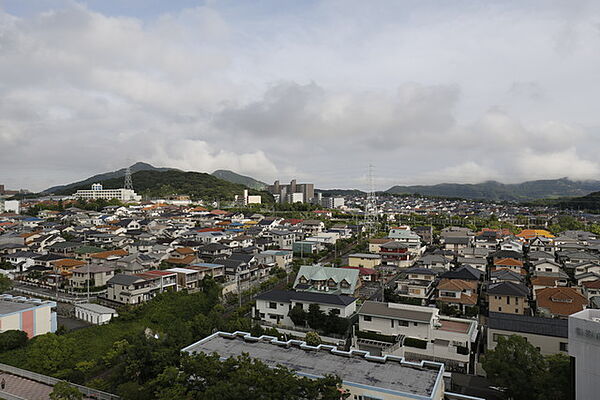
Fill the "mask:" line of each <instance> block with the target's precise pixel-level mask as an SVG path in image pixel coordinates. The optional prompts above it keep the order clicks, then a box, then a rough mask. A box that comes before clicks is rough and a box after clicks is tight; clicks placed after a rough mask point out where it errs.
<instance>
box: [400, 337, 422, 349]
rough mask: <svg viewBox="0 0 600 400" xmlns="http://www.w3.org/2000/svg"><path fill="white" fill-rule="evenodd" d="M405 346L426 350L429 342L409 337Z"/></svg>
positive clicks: (405, 340)
mask: <svg viewBox="0 0 600 400" xmlns="http://www.w3.org/2000/svg"><path fill="white" fill-rule="evenodd" d="M404 345H405V346H407V347H416V348H418V349H426V348H427V341H426V340H422V339H417V338H411V337H407V338H405V339H404Z"/></svg>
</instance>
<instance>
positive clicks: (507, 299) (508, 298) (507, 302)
mask: <svg viewBox="0 0 600 400" xmlns="http://www.w3.org/2000/svg"><path fill="white" fill-rule="evenodd" d="M506 304H510V296H506Z"/></svg>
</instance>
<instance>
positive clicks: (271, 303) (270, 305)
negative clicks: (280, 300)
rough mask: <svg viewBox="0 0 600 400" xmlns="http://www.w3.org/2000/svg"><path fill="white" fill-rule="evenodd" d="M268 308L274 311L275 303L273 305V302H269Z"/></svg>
mask: <svg viewBox="0 0 600 400" xmlns="http://www.w3.org/2000/svg"><path fill="white" fill-rule="evenodd" d="M269 308H272V309H274V310H275V309H277V303H275V302H273V301H271V302H269Z"/></svg>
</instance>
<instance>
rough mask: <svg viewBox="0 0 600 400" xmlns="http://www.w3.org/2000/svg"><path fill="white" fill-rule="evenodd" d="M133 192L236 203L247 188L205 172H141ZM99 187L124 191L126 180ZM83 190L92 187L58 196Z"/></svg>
mask: <svg viewBox="0 0 600 400" xmlns="http://www.w3.org/2000/svg"><path fill="white" fill-rule="evenodd" d="M132 180H133V188H134V190H135V191H136V192H137V193H138V194H141V195H144V196H148V197H165V196H171V195H189V196H191V197H192V198H194V199H200V198H201V199H206V200H212V199H215V200H233V198H234V196H235V195H236V194H237V195H242V194H243V191H244V189H247V187H246V186H244V185H241V184H236V183H231V182H227V181H224V180H222V179H219V178H216V177H214V176H212V175H210V174H205V173H202V172H184V171H178V170H168V171H138V172H136V173H134V174H132ZM99 183H101V184H102V186H103V187H104V188H105V189H118V188H122V187H123V178H121V177H119V178H112V179H106V180H101V181H99ZM79 189H90V187H89V185H87V184H86V185H80V186H74V187H69V188H68V189H64V190H61V191H58V192H55V193H56V194H62V195H68V194H73V193H75V192H76V191H77V190H79ZM250 193H251V194H261V196H262V197H263V202H267V203H270V202H272V196H271V195H269V194H268V193H265V192H259V191H256V190H253V189H251V190H250Z"/></svg>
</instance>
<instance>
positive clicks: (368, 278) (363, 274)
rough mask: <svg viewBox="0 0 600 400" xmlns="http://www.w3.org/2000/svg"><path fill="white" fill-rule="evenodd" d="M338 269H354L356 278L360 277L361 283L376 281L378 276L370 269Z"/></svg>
mask: <svg viewBox="0 0 600 400" xmlns="http://www.w3.org/2000/svg"><path fill="white" fill-rule="evenodd" d="M340 268H349V269H355V270H357V271H358V276H359V277H360V280H361V281H362V282H375V281H377V276H378V275H379V273H378V272H377V270H374V269H372V268H364V267H348V266H346V267H340Z"/></svg>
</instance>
